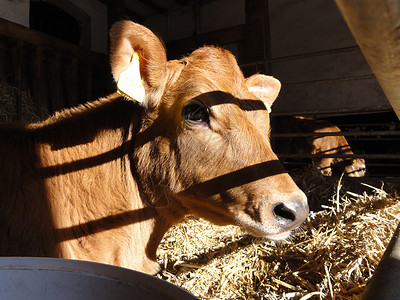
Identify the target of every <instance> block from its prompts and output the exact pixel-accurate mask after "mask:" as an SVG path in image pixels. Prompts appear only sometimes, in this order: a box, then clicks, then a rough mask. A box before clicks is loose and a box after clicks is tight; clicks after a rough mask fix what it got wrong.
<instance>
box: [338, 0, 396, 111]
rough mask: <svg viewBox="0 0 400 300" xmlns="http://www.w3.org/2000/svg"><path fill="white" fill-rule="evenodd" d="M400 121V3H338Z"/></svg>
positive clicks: (346, 0)
mask: <svg viewBox="0 0 400 300" xmlns="http://www.w3.org/2000/svg"><path fill="white" fill-rule="evenodd" d="M335 2H336V4H337V5H338V7H339V9H340V11H341V13H342V15H343V17H344V19H345V21H346V23H347V25H348V26H349V28H350V30H351V32H352V34H353V35H354V38H355V39H356V41H357V44H358V45H359V46H360V49H361V51H362V52H363V54H364V56H365V58H366V60H367V61H368V63H369V65H370V67H371V69H372V71H373V72H374V74H375V76H376V79H377V80H378V82H379V84H380V86H381V87H382V89H383V91H384V93H385V95H386V97H387V98H388V100H389V102H390V104H391V105H392V107H393V109H394V111H395V112H396V114H397V117H398V118H399V119H400V85H399V82H400V37H399V25H398V24H399V22H400V2H399V1H398V0H335Z"/></svg>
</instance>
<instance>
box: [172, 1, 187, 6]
mask: <svg viewBox="0 0 400 300" xmlns="http://www.w3.org/2000/svg"><path fill="white" fill-rule="evenodd" d="M174 1H175V2H176V3H179V4H180V5H182V6H187V5H189V1H187V0H174Z"/></svg>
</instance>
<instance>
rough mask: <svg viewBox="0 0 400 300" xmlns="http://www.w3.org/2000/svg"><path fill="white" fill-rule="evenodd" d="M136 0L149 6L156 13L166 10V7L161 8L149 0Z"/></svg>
mask: <svg viewBox="0 0 400 300" xmlns="http://www.w3.org/2000/svg"><path fill="white" fill-rule="evenodd" d="M138 1H139V2H140V3H143V4H144V5H146V6H147V7H149V8H151V9H152V10H155V11H156V12H157V13H163V12H165V11H166V9H164V8H162V7H161V6H159V5H158V4H157V3H155V2H153V1H151V0H138Z"/></svg>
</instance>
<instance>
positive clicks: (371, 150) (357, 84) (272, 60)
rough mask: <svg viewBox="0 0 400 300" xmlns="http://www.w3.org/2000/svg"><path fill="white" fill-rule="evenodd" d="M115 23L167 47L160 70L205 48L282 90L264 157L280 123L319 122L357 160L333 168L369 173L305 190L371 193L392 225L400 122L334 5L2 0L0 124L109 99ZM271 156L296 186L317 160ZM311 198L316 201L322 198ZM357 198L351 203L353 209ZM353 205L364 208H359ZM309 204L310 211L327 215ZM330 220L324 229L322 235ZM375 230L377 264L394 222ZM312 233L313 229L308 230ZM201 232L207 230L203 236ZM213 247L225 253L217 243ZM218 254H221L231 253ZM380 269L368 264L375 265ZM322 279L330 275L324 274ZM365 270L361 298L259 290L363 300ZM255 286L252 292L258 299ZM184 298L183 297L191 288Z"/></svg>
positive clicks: (305, 286)
mask: <svg viewBox="0 0 400 300" xmlns="http://www.w3.org/2000/svg"><path fill="white" fill-rule="evenodd" d="M122 19H125V20H126V19H127V20H132V21H134V22H138V23H141V24H144V25H145V26H147V27H148V28H150V29H151V30H152V31H154V32H155V33H157V34H158V36H160V38H161V39H162V40H163V41H164V43H165V47H166V50H167V55H168V58H169V59H175V58H181V57H183V56H185V55H187V54H188V53H190V52H192V51H193V50H195V49H196V48H198V47H200V46H203V45H215V46H220V47H223V48H225V49H228V50H229V51H231V52H232V53H233V54H234V55H235V56H236V59H237V61H238V64H239V66H240V68H241V69H242V71H243V73H244V75H245V77H248V76H251V75H252V74H255V73H263V74H267V75H272V76H274V77H275V78H277V79H279V80H280V81H281V83H282V88H281V92H280V95H279V97H278V99H277V100H276V101H275V103H274V104H273V106H272V112H271V125H272V133H271V143H272V145H273V146H274V144H275V143H276V140H277V139H279V137H280V136H279V133H278V132H277V131H279V130H277V128H278V129H279V126H280V122H279V119H280V118H282V117H289V116H305V117H308V118H313V119H321V120H327V121H329V122H331V123H332V124H334V125H336V126H337V127H339V128H340V131H341V133H340V135H343V136H345V138H346V140H347V142H348V143H349V145H350V147H351V148H352V151H353V153H354V154H350V155H347V156H346V155H344V156H343V155H342V156H341V157H345V158H349V159H354V158H363V159H364V160H365V162H366V175H365V177H359V178H356V177H342V173H341V172H336V173H334V174H333V176H331V178H329V182H327V180H328V179H327V178H325V177H320V176H319V175H318V176H317V175H316V174H313V175H312V176H311V179H307V180H306V181H307V182H306V183H304V185H308V186H310V184H309V181H310V180H311V181H312V180H314V181H315V182H323V185H327V186H328V185H329V188H327V189H329V191H332V193H333V196H332V195H330V196H327V197H326V198H332V197H333V198H335V197H336V198H338V199H339V195H341V196H340V197H345V196H343V194H340V193H339V190H340V188H339V186H342V185H345V186H349V188H350V190H349V192H350V194H349V193H347V196H348V197H350V196H349V195H351V193H353V194H354V193H356V195H359V196H360V195H361V196H362V197H364V196H363V195H367V194H369V195H370V194H371V193H372V194H374V195H375V194H378V195H379V197H381V198H382V197H383V196H382V195H383V194H384V195H385V196H384V197H383V198H385V197H386V198H385V201H387V202H384V200H382V199H381V198H380V200H379V201H378V202H379V203H380V204H381V205H382V207H380V208H383V209H387V210H388V213H389V214H392V215H396V214H397V212H398V211H399V206H398V205H397V204H398V192H397V191H398V190H399V187H400V173H399V171H398V170H399V167H400V150H399V149H400V148H399V142H400V122H399V117H398V116H397V115H396V112H395V111H394V110H393V107H392V105H391V103H390V102H389V100H388V97H387V95H386V94H385V92H384V91H383V89H382V87H381V85H380V83H379V82H378V80H377V78H376V75H375V74H374V72H373V71H372V69H371V65H370V64H369V63H368V62H367V59H366V58H365V55H364V54H363V49H361V48H360V45H359V44H358V43H357V42H356V39H355V38H354V35H353V33H352V31H351V30H350V29H349V27H348V24H347V23H346V21H345V19H344V18H343V15H342V13H341V11H340V10H339V8H338V6H337V4H336V3H335V1H333V0H115V1H110V0H19V1H9V0H0V105H1V107H0V120H1V121H12V120H34V121H37V120H39V119H41V118H44V117H45V116H46V115H49V114H52V113H53V112H55V111H57V110H60V109H62V108H66V107H72V106H75V105H78V104H81V103H85V102H86V101H88V100H93V99H95V98H98V97H101V96H105V95H107V94H109V93H111V92H114V91H115V84H114V83H113V81H112V78H111V75H110V68H109V61H108V52H109V44H108V30H109V28H110V27H111V25H112V24H113V23H114V22H116V21H118V20H122ZM32 117H33V118H32ZM303 136H304V133H301V132H300V133H299V132H297V133H290V134H289V135H286V136H285V137H286V138H297V137H303ZM306 136H307V134H306ZM277 154H278V157H279V158H280V159H281V160H282V162H283V163H284V165H285V167H286V168H287V170H288V171H290V172H293V174H294V176H298V177H299V178H300V180H303V181H304V175H303V173H301V172H302V171H301V170H306V171H305V172H310V164H312V158H313V157H315V155H314V156H313V154H311V153H301V154H298V153H297V154H293V153H277ZM339 157H340V155H339ZM311 168H312V167H311ZM299 170H300V171H299ZM314 172H315V170H314ZM299 173H301V175H299ZM318 180H320V181H318ZM321 186H322V185H321ZM371 187H373V188H371ZM314 190H317V192H318V193H320V194H321V190H320V189H319V190H318V189H316V188H314ZM323 192H325V190H324V191H323ZM335 192H337V193H336V194H335ZM389 195H390V196H389ZM331 196H332V197H331ZM361 196H360V197H361ZM312 197H314V196H312ZM360 197H358V196H354V195H353V198H356V199H358V198H360ZM362 197H361V198H362ZM366 197H367V198H368V197H370V196H366ZM336 198H335V199H336ZM342 199H344V198H342ZM346 199H347V198H346ZM368 199H369V198H368ZM349 201H350V200H349ZM360 201H361V202H362V203H363V204H365V202H368V201H366V200H365V198H363V200H360ZM316 202H317V203H316V204H315V205H322V206H323V205H326V203H324V204H321V203H320V201H319V200H318V201H316ZM350 202H351V201H350ZM335 205H336V204H335ZM341 205H342V204H341ZM343 205H344V206H345V204H343ZM377 206H379V205H377ZM360 207H361V205H360ZM360 207H359V209H361V208H360ZM368 207H369V208H370V209H372V208H371V207H370V206H368ZM373 207H375V206H373ZM314 208H315V207H314ZM319 208H320V207H319ZM319 208H318V209H319ZM315 211H317V209H315ZM335 216H337V215H335ZM347 217H348V216H347ZM329 218H330V217H329ZM329 218H328V217H326V221H327V222H328V223H329V221H328V219H329ZM349 218H350V217H349ZM379 218H381V219H385V221H384V222H386V223H390V224H391V225H390V226H389V227H387V228H386V227H385V228H386V229H385V230H383V231H384V235H385V236H384V237H381V238H380V239H379V241H381V240H382V242H381V243H382V247H381V245H380V246H379V247H381V251H380V252H379V253H377V254H376V255H378V256H382V254H383V252H384V249H385V248H386V246H387V244H388V242H389V240H390V237H391V235H392V234H393V232H394V230H395V226H396V224H397V222H396V217H390V216H389V215H385V216H384V217H383V216H380V217H379ZM310 222H311V223H312V224H314V223H315V220H312V221H310ZM191 223H193V220H192V219H189V220H188V221H187V223H186V224H191ZM311 223H310V224H311ZM209 226H210V225H209V224H206V225H204V227H205V228H206V229H205V230H209ZM310 226H311V225H310ZM185 230H187V229H185ZM185 230H183V231H185ZM191 230H192V229H191ZM218 230H219V229H218ZM328 230H330V229H328ZM182 234H183V235H185V234H187V232H186V233H185V232H184V233H182ZM224 234H225V235H226V234H228V233H226V232H224ZM232 236H234V242H229V243H231V244H230V245H231V246H232V247H237V248H240V247H241V245H242V244H246V243H247V244H246V246H248V245H249V244H251V243H254V240H250V238H248V237H247V236H242V235H240V234H239V233H236V232H235V233H232ZM167 238H168V239H169V240H167V241H166V244H164V248H163V249H169V247H170V244H171V243H172V240H173V239H174V237H171V236H168V237H167ZM221 241H222V242H227V240H226V238H223V239H220V240H219V242H221ZM372 242H376V240H373V241H372ZM255 243H258V244H257V245H260V244H261V242H260V241H256V242H255ZM324 243H329V241H327V240H324ZM171 247H172V246H171ZM182 247H188V248H191V247H190V246H187V245H186V246H182ZM203 247H204V245H203ZM210 247H211V248H212V247H214V248H215V247H217V246H215V245H213V246H210ZM284 247H289V246H287V245H286V246H284ZM285 249H286V248H285ZM225 250H226V251H227V252H229V254H231V253H234V252H235V251H239V250H237V249H236V248H235V250H232V249H231V250H230V248H225ZM286 250H287V249H286ZM286 250H285V251H286ZM193 251H195V250H193ZM285 251H283V252H285ZM304 251H306V250H304ZM307 251H308V250H307ZM316 251H317V250H316ZM210 252H212V251H210ZM286 252H287V251H286ZM286 252H285V253H286ZM208 254H210V253H208ZM210 255H211V254H210ZM288 255H289V254H288ZM290 255H294V254H293V253H290ZM165 256H167V254H165ZM199 256H201V255H199ZM317 256H318V255H317ZM203 258H204V257H203ZM315 259H316V258H315ZM354 259H355V260H356V259H357V258H354ZM181 260H182V258H181V257H180V258H179V259H176V258H175V265H171V262H170V261H163V263H164V266H165V268H166V273H165V274H167V275H165V274H164V279H167V280H170V281H172V282H174V283H175V284H178V285H179V284H181V285H182V286H185V285H184V283H180V282H179V280H178V279H177V278H179V276H181V275H182V274H183V273H184V271H183V270H184V269H185V268H186V269H189V270H191V271H190V272H192V271H193V269H196V270H197V269H199V268H201V267H200V265H201V264H196V263H195V262H194V261H193V259H191V260H189V261H190V262H186V263H182V262H181ZM378 261H379V260H378V259H376V258H374V263H375V265H376V264H377V263H378ZM177 265H178V267H177ZM204 265H207V264H204ZM275 265H276V264H275ZM301 267H302V268H303V267H304V266H301ZM233 268H235V267H233ZM279 268H280V267H279ZM279 268H278V267H276V270H278V269H279ZM322 268H323V270H324V271H326V270H327V269H326V268H327V267H326V265H324V266H323V267H322ZM329 268H330V266H329ZM272 269H273V267H272ZM171 270H175V271H176V270H178V271H176V272H175V271H171ZM276 270H275V271H276ZM368 270H369V271H368V272H369V273H371V274H369V277H368V278H367V279H365V278H364V280H361V281H362V284H360V285H359V286H358V287H359V288H356V287H353V290H352V287H347V289H346V292H347V294H346V293H344V292H343V289H341V288H340V287H337V288H336V289H334V288H332V283H331V282H329V280H326V279H323V280H325V281H324V284H325V287H326V288H327V290H323V291H322V287H321V286H322V284H321V286H318V285H317V284H315V285H313V284H312V283H304V282H303V283H301V280H300V283H299V285H300V286H302V288H301V289H300V291H299V290H297V288H296V287H297V286H296V284H295V283H293V282H294V281H293V282H292V283H288V282H287V281H285V279H284V278H281V277H279V278H278V277H276V276H275V278H276V279H275V281H272V283H268V284H266V285H271V284H272V285H275V286H279V287H280V288H282V290H283V291H282V292H281V290H279V291H278V289H274V288H272V292H271V291H270V292H271V293H275V294H274V297H276V299H334V298H336V299H361V298H359V297H360V295H361V294H362V292H363V290H364V287H365V285H366V283H367V281H368V279H369V278H370V277H371V276H372V273H373V270H374V268H370V269H368ZM371 270H372V271H371ZM174 272H175V273H174ZM188 272H189V271H188ZM190 272H189V273H185V275H186V276H188V278H187V280H188V281H190V280H191V279H192V278H191V277H190V276H196V275H193V274H194V273H193V272H192V273H190ZM329 272H333V269H332V270H331V269H329ZM329 272H328V271H326V272H325V273H329ZM360 272H361V271H360ZM365 272H366V273H368V272H367V271H362V272H361V273H363V274H361V275H360V278H362V277H363V276H364V277H365V276H367V275H365ZM171 274H172V275H171ZM188 274H189V275H188ZM294 277H296V276H294ZM297 277H299V276H297ZM304 278H306V277H304ZM328 279H329V274H328ZM293 280H295V279H293ZM316 280H317V279H316ZM321 280H322V279H321ZM323 280H322V281H323ZM352 280H353V279H352ZM354 280H355V279H354ZM355 281H357V280H355ZM260 282H261V283H263V281H262V280H261V279H259V280H258V281H257V280H256V283H257V284H258V285H260V284H261V283H260ZM256 283H254V285H253V287H252V288H253V290H257V284H256ZM338 285H340V283H338ZM185 288H187V289H189V287H188V285H186V286H185ZM221 288H223V287H221ZM318 288H320V290H318ZM329 288H330V289H329ZM313 289H314V290H313ZM266 290H267V289H264V290H263V293H266ZM189 291H191V292H193V293H195V294H196V295H197V296H199V297H201V298H209V299H211V298H219V297H222V296H221V295H222V294H217V292H216V291H213V289H212V288H210V287H209V288H208V290H207V291H208V294H201V292H200V291H198V290H190V289H189ZM260 293H261V292H259V293H254V294H251V293H250V292H249V291H247V290H246V291H244V290H243V291H241V292H238V293H237V294H233V296H232V294H229V293H228V294H226V295H228V296H226V295H225V296H224V297H226V298H229V297H231V298H240V299H245V298H247V297H254V298H259V299H266V298H268V297H267V295H266V294H262V293H261V294H262V295H261V294H260ZM279 293H280V294H279ZM313 293H314V294H313ZM271 295H272V294H271ZM307 295H308V298H306V297H307ZM263 297H264V298H263ZM271 297H272V296H271ZM279 297H281V298H279ZM271 299H274V298H273V297H272V298H271Z"/></svg>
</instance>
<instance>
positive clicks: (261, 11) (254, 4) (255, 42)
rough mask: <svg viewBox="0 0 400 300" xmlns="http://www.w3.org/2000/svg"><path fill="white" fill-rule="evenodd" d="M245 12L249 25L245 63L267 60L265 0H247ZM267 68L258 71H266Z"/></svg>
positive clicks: (247, 27)
mask: <svg viewBox="0 0 400 300" xmlns="http://www.w3.org/2000/svg"><path fill="white" fill-rule="evenodd" d="M245 12H246V25H247V26H246V46H245V47H246V48H245V49H246V53H245V57H244V63H249V62H254V61H265V60H266V50H265V44H264V43H265V38H266V36H265V1H264V0H246V6H245ZM261 66H262V65H261ZM265 69H266V68H265V67H264V68H263V69H262V70H256V71H258V72H261V73H265V72H266V70H265Z"/></svg>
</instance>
